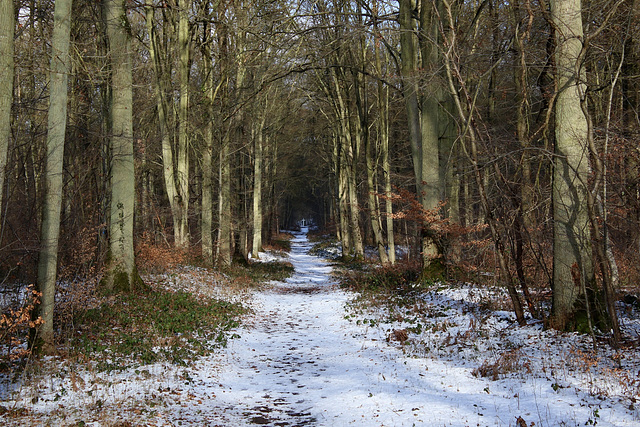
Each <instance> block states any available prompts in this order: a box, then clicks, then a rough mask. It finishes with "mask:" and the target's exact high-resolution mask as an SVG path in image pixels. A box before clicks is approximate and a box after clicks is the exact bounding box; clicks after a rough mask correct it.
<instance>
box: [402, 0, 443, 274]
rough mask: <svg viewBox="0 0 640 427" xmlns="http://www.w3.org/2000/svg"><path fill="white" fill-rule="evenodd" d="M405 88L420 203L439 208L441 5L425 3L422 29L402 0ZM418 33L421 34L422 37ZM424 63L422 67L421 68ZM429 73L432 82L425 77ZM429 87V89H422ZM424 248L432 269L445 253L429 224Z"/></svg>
mask: <svg viewBox="0 0 640 427" xmlns="http://www.w3.org/2000/svg"><path fill="white" fill-rule="evenodd" d="M399 3H400V13H399V23H400V29H401V33H400V50H401V57H402V63H401V72H402V86H403V89H402V90H403V95H404V99H405V105H406V109H407V119H408V121H409V139H410V142H411V156H412V159H413V168H414V174H415V177H416V191H417V195H418V200H419V201H420V203H421V205H422V207H423V208H424V209H425V210H433V209H437V208H438V205H439V203H440V200H441V198H442V184H441V182H440V162H439V147H438V137H439V133H438V108H439V107H438V100H437V93H438V91H437V88H436V87H435V85H434V83H433V81H434V80H435V79H434V78H433V77H434V73H435V72H436V69H437V65H438V47H437V45H436V40H438V31H437V25H436V23H437V20H436V11H435V8H436V7H437V4H439V2H436V3H434V4H431V3H429V2H427V1H424V0H423V2H422V4H421V7H420V16H419V21H418V26H417V27H416V24H415V23H414V18H413V14H412V11H413V7H412V2H411V0H399ZM418 33H419V34H420V35H419V36H418ZM418 64H420V65H418ZM425 72H426V73H428V77H427V79H428V81H422V80H421V74H423V73H425ZM423 85H426V86H427V87H422V86H423ZM421 230H422V231H421V248H422V259H423V265H424V269H425V270H427V269H429V268H430V267H431V266H432V265H433V262H434V260H435V259H436V258H438V257H439V256H440V255H442V254H441V249H440V248H439V247H438V244H437V241H436V236H434V235H433V232H432V231H431V230H429V224H421Z"/></svg>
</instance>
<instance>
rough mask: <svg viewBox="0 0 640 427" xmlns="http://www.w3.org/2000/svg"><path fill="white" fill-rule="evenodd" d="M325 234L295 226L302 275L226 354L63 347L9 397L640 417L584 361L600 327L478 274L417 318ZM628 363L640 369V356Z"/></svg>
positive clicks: (182, 410) (201, 420) (463, 416)
mask: <svg viewBox="0 0 640 427" xmlns="http://www.w3.org/2000/svg"><path fill="white" fill-rule="evenodd" d="M311 246H312V245H311V244H310V243H309V242H308V240H307V238H306V235H305V234H303V233H297V234H295V236H294V240H293V241H292V251H291V253H290V255H289V257H288V261H289V262H291V263H292V264H293V265H294V267H295V273H294V275H293V276H292V277H291V278H289V279H287V280H286V281H285V282H273V283H272V284H271V286H269V287H267V288H265V289H263V290H260V291H258V292H256V293H255V294H254V295H253V297H252V299H251V305H252V308H253V310H252V314H251V315H250V317H248V318H247V319H246V322H245V324H244V326H243V327H242V328H240V329H238V330H237V331H236V332H237V333H238V334H239V335H241V337H240V338H238V339H235V340H231V341H230V342H229V345H228V347H227V348H226V349H225V350H223V351H221V352H220V353H219V354H216V355H212V356H208V357H204V358H201V359H199V360H198V361H196V362H194V363H193V364H192V365H191V366H189V367H186V368H185V367H177V366H172V365H168V364H155V365H150V366H145V367H143V368H138V369H136V370H127V371H124V372H121V373H117V374H113V373H112V374H107V373H96V372H93V371H92V370H91V369H90V368H84V369H83V370H77V367H76V366H74V365H72V364H70V363H68V362H66V361H58V360H50V361H49V362H46V363H51V364H52V365H56V367H57V369H56V370H55V371H53V370H52V371H51V372H55V373H53V374H51V375H43V376H42V377H41V378H42V379H41V380H39V381H36V380H35V379H34V380H25V381H24V382H23V383H22V385H21V386H19V387H18V388H16V389H14V390H13V392H12V393H9V394H5V395H4V397H3V400H4V403H3V405H4V406H5V407H13V408H27V409H28V410H29V411H30V415H31V416H30V417H29V419H28V421H29V423H32V424H36V425H37V424H45V423H48V424H50V425H57V424H60V423H62V422H64V424H66V425H71V424H73V423H74V422H78V421H81V420H82V421H84V422H85V425H96V426H97V425H105V420H108V422H109V423H111V424H113V423H116V422H117V421H118V420H126V421H129V422H131V423H134V424H135V423H140V424H145V425H150V426H174V425H183V426H184V425H193V426H200V425H223V426H250V425H256V424H258V425H260V424H261V425H271V426H276V425H277V426H294V425H310V426H346V425H354V426H371V427H375V426H412V425H428V426H436V425H437V426H470V425H473V426H515V425H517V424H516V423H517V420H518V417H521V418H522V420H523V421H525V422H526V425H533V424H532V423H535V425H536V426H557V425H566V426H576V425H585V423H586V424H592V425H595V424H597V425H599V426H638V425H640V414H639V412H638V410H637V409H636V408H635V406H634V400H633V399H636V398H638V397H640V396H637V395H633V396H631V395H629V394H628V392H629V390H626V392H625V390H623V388H622V387H621V386H620V385H619V384H616V383H614V381H613V380H612V378H615V376H614V377H611V376H609V377H606V376H604V375H603V374H602V372H601V371H603V370H598V369H596V366H594V367H592V368H593V369H586V370H585V369H584V366H582V367H581V366H575V365H574V364H573V362H571V363H570V361H569V359H570V356H571V357H573V356H580V355H579V354H578V353H577V351H578V350H580V351H582V350H583V349H585V348H588V345H589V339H590V338H589V337H584V336H579V335H577V334H574V335H567V334H560V333H557V332H554V331H548V330H543V328H542V327H541V325H540V324H539V323H532V324H531V325H528V326H526V327H518V326H516V325H515V323H514V318H513V315H512V314H511V313H509V312H500V311H497V312H489V311H487V310H485V309H483V308H482V307H480V303H481V302H482V301H483V299H484V297H486V295H484V294H483V293H484V292H489V291H488V290H486V289H476V288H474V287H472V286H462V287H458V288H453V289H449V288H444V289H440V290H436V291H430V292H425V293H424V295H423V298H422V300H421V302H420V304H421V306H420V307H416V308H415V311H416V313H415V317H414V318H411V316H410V315H409V314H410V313H407V312H406V311H405V312H402V313H401V314H402V315H401V316H398V318H397V320H393V319H394V315H395V314H398V313H392V312H389V311H385V310H380V309H378V310H372V311H367V312H363V313H357V312H355V311H354V310H353V308H350V307H352V304H353V303H352V301H353V299H354V297H355V295H354V294H352V293H350V292H346V291H344V290H341V289H339V287H338V286H337V284H336V283H335V282H334V281H333V280H332V278H331V275H330V272H331V267H330V266H329V264H328V263H327V262H326V261H324V260H322V259H320V258H317V257H314V256H311V255H309V254H308V251H309V249H310V248H311ZM262 255H263V254H262V253H261V254H260V257H261V258H262ZM265 258H266V257H265ZM187 273H188V274H187ZM208 274H209V273H206V274H205V273H204V272H201V271H199V270H189V271H188V272H186V273H185V276H184V277H182V276H181V275H178V276H176V277H164V278H163V280H165V281H171V283H172V286H183V287H184V289H187V290H190V291H195V292H202V291H203V289H202V288H203V286H200V285H199V284H197V283H196V282H198V281H201V280H205V281H207V285H206V287H212V288H216V287H217V284H216V282H215V280H214V278H213V277H211V276H210V275H208ZM189 277H192V278H191V279H189ZM212 294H214V295H223V296H224V295H225V294H224V292H222V291H220V290H215V291H212ZM406 309H407V308H406V307H401V306H400V305H398V307H397V308H396V309H395V310H397V312H400V311H401V310H406ZM421 312H422V313H428V314H429V316H430V317H429V318H428V319H426V320H425V318H424V317H420V316H418V314H419V313H421ZM385 319H388V320H385ZM418 323H420V327H418V326H417V325H418ZM400 328H406V329H410V331H409V333H408V339H407V341H406V342H405V343H403V344H402V345H401V344H400V343H396V342H394V341H392V342H388V338H389V334H390V332H392V331H393V330H396V329H400ZM585 345H586V347H585ZM510 349H511V350H512V357H513V358H514V360H513V363H514V365H515V368H516V369H514V370H513V371H508V372H506V373H504V374H503V373H501V374H500V375H498V376H497V377H496V378H497V379H496V380H493V379H491V378H488V377H483V376H477V375H474V372H477V369H478V368H479V367H480V366H481V365H482V364H483V363H488V364H491V363H494V362H496V361H498V360H499V359H500V355H501V354H505V351H506V352H507V353H508V351H507V350H510ZM607 354H608V353H604V356H603V358H604V357H607ZM634 354H635V353H634ZM610 356H613V354H610ZM580 357H582V360H584V361H589V360H590V359H589V355H588V354H583V355H582V356H580ZM578 359H579V357H578V358H577V359H576V360H578ZM507 362H509V361H507V360H503V363H507ZM605 362H606V361H604V360H601V361H599V362H598V363H602V364H603V365H604V364H605ZM46 363H45V365H46ZM607 363H608V362H607ZM619 363H622V364H625V363H626V364H627V365H626V366H627V367H628V368H629V369H628V372H629V375H631V376H632V378H631V381H637V380H638V378H637V377H636V373H637V372H638V370H637V369H636V367H637V366H636V365H635V364H637V363H638V361H637V357H636V358H635V359H634V358H632V357H629V358H628V359H625V360H620V361H619ZM607 366H608V365H607ZM45 369H46V368H45ZM634 369H635V371H634ZM43 374H44V372H43ZM607 381H609V383H607ZM635 390H636V393H637V390H638V388H635ZM25 420H26V418H24V417H23V418H20V417H17V418H12V417H10V416H9V415H7V414H6V413H5V414H2V415H0V422H2V423H3V424H4V425H30V424H29V423H27V422H26V421H25ZM21 423H24V424H21ZM107 425H109V424H107Z"/></svg>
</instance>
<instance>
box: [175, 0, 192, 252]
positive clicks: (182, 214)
mask: <svg viewBox="0 0 640 427" xmlns="http://www.w3.org/2000/svg"><path fill="white" fill-rule="evenodd" d="M189 5H190V2H189V0H180V1H179V11H178V16H179V17H178V54H179V55H180V59H179V62H178V82H179V85H180V103H179V105H178V146H177V154H178V156H177V157H178V158H177V160H178V162H177V165H176V187H177V189H178V201H177V205H178V208H177V210H178V218H177V221H176V218H174V224H175V227H177V229H174V234H175V240H176V246H177V247H179V248H182V249H187V248H188V247H189V136H188V134H187V132H188V123H189V122H188V120H189V119H188V112H189V65H190V59H189V56H190V55H189V50H190V45H191V40H190V35H189Z"/></svg>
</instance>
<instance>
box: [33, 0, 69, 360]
mask: <svg viewBox="0 0 640 427" xmlns="http://www.w3.org/2000/svg"><path fill="white" fill-rule="evenodd" d="M71 3H72V0H56V3H55V10H54V12H53V35H52V37H51V78H50V83H49V87H50V92H49V116H48V124H47V156H46V166H45V190H44V193H45V197H44V203H43V207H42V223H41V228H40V255H39V258H38V279H37V284H38V291H39V292H41V293H42V296H41V298H40V304H39V305H38V309H37V314H36V315H37V316H39V317H41V318H42V320H43V321H44V323H43V324H42V325H41V326H40V329H39V331H38V334H37V336H34V338H35V340H34V341H33V342H32V345H33V347H34V349H36V351H41V352H42V353H45V354H51V353H53V352H54V350H55V344H54V337H53V310H54V302H55V289H56V273H57V269H58V238H59V236H60V210H61V207H62V163H63V159H64V140H65V132H66V127H67V97H68V95H67V82H68V75H69V69H70V63H71V60H70V57H69V39H70V33H71Z"/></svg>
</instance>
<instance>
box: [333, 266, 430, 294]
mask: <svg viewBox="0 0 640 427" xmlns="http://www.w3.org/2000/svg"><path fill="white" fill-rule="evenodd" d="M341 271H342V273H341V274H340V276H341V278H340V283H341V285H342V286H343V287H345V288H348V289H349V290H352V291H355V292H360V293H367V294H368V293H397V292H401V293H404V292H405V291H413V290H415V289H416V284H417V283H418V282H419V281H420V276H421V273H422V270H421V268H420V264H419V263H414V262H398V263H396V264H394V265H389V266H377V267H371V266H366V265H365V264H363V263H361V262H355V263H353V262H352V263H346V264H343V267H342V268H341Z"/></svg>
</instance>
